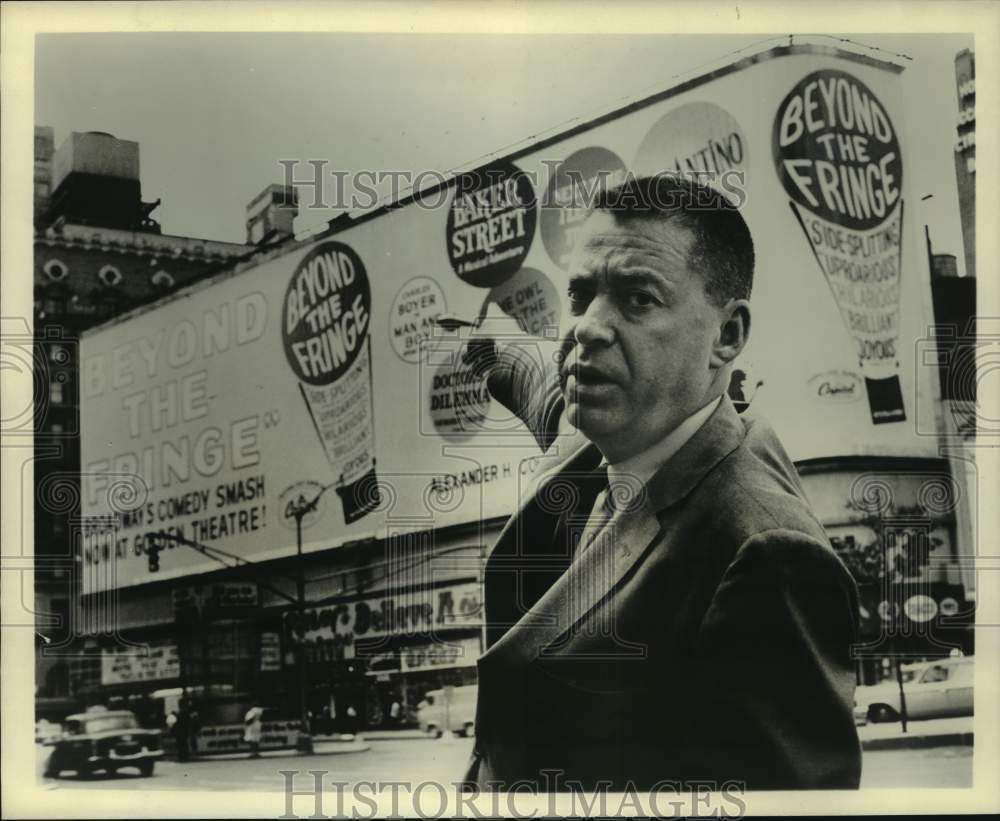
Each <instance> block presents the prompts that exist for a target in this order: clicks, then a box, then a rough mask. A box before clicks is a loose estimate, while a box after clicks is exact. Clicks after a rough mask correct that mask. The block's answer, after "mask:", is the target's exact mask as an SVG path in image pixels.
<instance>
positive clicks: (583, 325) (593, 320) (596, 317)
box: [573, 294, 615, 347]
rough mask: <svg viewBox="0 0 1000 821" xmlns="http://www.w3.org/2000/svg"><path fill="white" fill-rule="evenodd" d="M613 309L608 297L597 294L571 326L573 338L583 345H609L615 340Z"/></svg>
mask: <svg viewBox="0 0 1000 821" xmlns="http://www.w3.org/2000/svg"><path fill="white" fill-rule="evenodd" d="M613 314H614V311H613V308H612V306H611V302H610V300H609V299H608V297H607V296H606V295H604V294H598V295H597V296H595V297H594V298H593V299H592V300H591V301H590V304H589V305H588V306H587V310H586V311H584V313H583V314H582V315H581V316H579V317H578V318H577V320H576V324H575V325H574V326H573V338H574V339H576V341H577V342H578V343H579V344H580V345H583V346H584V347H586V346H588V345H595V344H596V345H601V344H603V345H610V344H611V343H612V342H614V339H615V329H614V322H613V319H614V317H613Z"/></svg>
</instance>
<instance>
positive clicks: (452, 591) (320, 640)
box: [285, 583, 482, 660]
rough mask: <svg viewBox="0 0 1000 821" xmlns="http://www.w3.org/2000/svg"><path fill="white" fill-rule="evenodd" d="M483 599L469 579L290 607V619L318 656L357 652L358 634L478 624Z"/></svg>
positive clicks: (291, 628) (296, 636) (297, 635)
mask: <svg viewBox="0 0 1000 821" xmlns="http://www.w3.org/2000/svg"><path fill="white" fill-rule="evenodd" d="M480 601H481V600H480V588H479V585H478V584H477V583H470V584H465V585H460V586H457V587H442V588H439V589H437V590H428V591H418V592H414V593H411V594H404V595H401V596H392V597H384V598H372V599H363V600H361V601H357V602H347V603H345V604H336V605H330V606H328V607H314V608H310V609H309V610H306V611H304V612H302V613H289V614H288V615H287V616H286V622H285V623H286V629H287V631H288V633H289V634H290V635H291V636H292V637H293V638H294V639H295V640H298V641H301V642H302V643H303V644H304V646H305V647H306V650H307V653H308V654H309V655H310V656H311V657H312V658H313V660H336V659H342V658H354V656H355V653H354V643H355V640H356V639H373V638H380V637H383V636H390V635H407V634H413V633H434V632H435V631H438V630H448V629H451V628H455V627H477V626H479V625H481V624H482V607H481V604H480ZM477 653H478V651H477Z"/></svg>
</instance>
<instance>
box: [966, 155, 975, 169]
mask: <svg viewBox="0 0 1000 821" xmlns="http://www.w3.org/2000/svg"><path fill="white" fill-rule="evenodd" d="M965 170H966V171H968V172H969V173H970V174H975V173H976V156H975V154H973V155H972V156H971V157H966V158H965Z"/></svg>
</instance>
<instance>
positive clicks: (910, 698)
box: [854, 656, 975, 724]
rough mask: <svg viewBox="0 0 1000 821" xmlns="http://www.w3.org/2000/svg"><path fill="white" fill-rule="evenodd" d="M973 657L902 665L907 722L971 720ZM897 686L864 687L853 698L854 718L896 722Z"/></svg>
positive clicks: (890, 683) (888, 683) (893, 682)
mask: <svg viewBox="0 0 1000 821" xmlns="http://www.w3.org/2000/svg"><path fill="white" fill-rule="evenodd" d="M974 662H975V659H974V658H973V657H972V656H960V657H958V658H946V659H939V660H937V661H924V662H920V663H919V664H904V665H903V667H902V670H901V673H902V679H903V693H904V694H905V696H906V716H907V718H913V719H921V718H946V717H949V716H971V715H972V709H973V697H972V696H973V694H972V684H973V669H974ZM899 716H900V702H899V684H898V683H897V682H896V679H895V678H892V679H888V680H886V681H882V682H879V683H878V684H873V685H870V686H865V687H858V688H857V690H856V691H855V694H854V718H855V720H856V721H857V722H858V723H862V724H863V723H865V722H866V721H871V722H880V721H898V720H899Z"/></svg>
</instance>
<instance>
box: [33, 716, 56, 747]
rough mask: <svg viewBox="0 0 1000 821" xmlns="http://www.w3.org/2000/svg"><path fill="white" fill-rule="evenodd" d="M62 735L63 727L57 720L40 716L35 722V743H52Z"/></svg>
mask: <svg viewBox="0 0 1000 821" xmlns="http://www.w3.org/2000/svg"><path fill="white" fill-rule="evenodd" d="M61 735H62V727H60V726H59V725H58V724H57V723H56V722H54V721H49V720H48V719H47V718H40V719H38V721H36V722H35V743H36V744H51V743H52V742H53V741H55V739H57V738H59V736H61Z"/></svg>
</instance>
